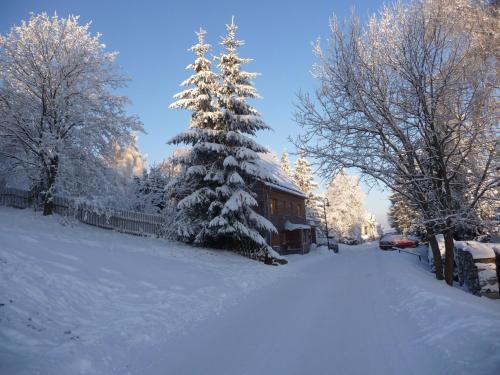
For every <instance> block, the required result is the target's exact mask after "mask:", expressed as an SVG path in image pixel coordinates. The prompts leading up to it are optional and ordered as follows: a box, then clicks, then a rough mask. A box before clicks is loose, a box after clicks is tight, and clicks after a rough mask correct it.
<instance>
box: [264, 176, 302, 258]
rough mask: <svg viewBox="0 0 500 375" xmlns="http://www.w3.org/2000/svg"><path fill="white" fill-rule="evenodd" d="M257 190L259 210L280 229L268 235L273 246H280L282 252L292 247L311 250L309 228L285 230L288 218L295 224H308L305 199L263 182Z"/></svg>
mask: <svg viewBox="0 0 500 375" xmlns="http://www.w3.org/2000/svg"><path fill="white" fill-rule="evenodd" d="M255 190H256V192H257V194H258V197H257V201H258V203H259V207H258V209H257V212H259V213H260V214H261V215H263V216H264V217H266V218H267V219H268V220H269V221H271V222H272V223H273V225H274V226H275V227H276V229H277V230H278V233H277V234H274V235H269V236H268V238H267V240H268V243H269V244H270V245H271V246H273V247H280V248H281V250H282V252H286V251H290V250H291V249H294V250H300V251H304V252H307V251H309V247H310V244H311V233H310V231H309V230H295V231H286V230H285V223H286V221H287V220H288V221H290V222H292V223H294V224H307V221H306V212H305V199H304V198H301V197H299V196H296V195H294V194H289V193H286V192H284V191H281V190H277V189H274V188H272V187H269V186H267V185H265V184H263V183H261V182H259V183H258V186H257V187H256V189H255Z"/></svg>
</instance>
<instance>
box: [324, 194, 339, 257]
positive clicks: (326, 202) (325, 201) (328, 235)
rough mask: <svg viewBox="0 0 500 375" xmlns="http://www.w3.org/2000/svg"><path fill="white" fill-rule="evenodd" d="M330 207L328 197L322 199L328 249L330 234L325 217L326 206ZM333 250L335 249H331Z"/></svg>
mask: <svg viewBox="0 0 500 375" xmlns="http://www.w3.org/2000/svg"><path fill="white" fill-rule="evenodd" d="M327 207H330V202H329V201H328V198H326V197H325V198H324V199H323V215H324V216H325V227H326V246H328V250H330V234H329V232H328V220H327V219H326V208H327ZM333 251H334V252H336V251H335V249H334V250H333Z"/></svg>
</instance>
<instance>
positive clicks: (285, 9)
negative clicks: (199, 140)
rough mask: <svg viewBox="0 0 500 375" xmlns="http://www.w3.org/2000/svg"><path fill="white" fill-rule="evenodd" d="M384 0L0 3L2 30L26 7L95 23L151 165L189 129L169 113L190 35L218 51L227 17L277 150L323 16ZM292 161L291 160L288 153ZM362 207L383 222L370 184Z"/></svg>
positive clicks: (308, 85)
mask: <svg viewBox="0 0 500 375" xmlns="http://www.w3.org/2000/svg"><path fill="white" fill-rule="evenodd" d="M381 5H382V1H378V0H377V1H350V2H348V3H346V2H343V1H321V0H318V1H316V0H309V1H292V2H291V1H271V0H267V1H261V0H253V1H215V0H213V1H197V0H192V1H175V2H168V1H146V0H143V1H104V0H101V1H95V0H86V1H73V0H59V1H55V0H54V1H29V0H22V1H8V2H6V1H1V3H0V33H2V34H5V33H6V32H8V30H9V29H10V27H11V26H12V25H14V24H18V23H20V22H21V20H23V19H28V18H29V13H30V12H35V13H38V12H42V11H43V12H47V13H49V14H53V13H54V12H57V14H59V15H60V16H67V15H68V14H75V15H80V17H81V21H82V22H88V21H92V26H91V32H92V33H97V32H99V33H101V34H103V35H102V41H103V42H104V43H105V44H106V46H107V47H108V49H109V50H113V51H118V52H119V53H120V54H119V57H118V63H119V65H120V66H121V67H122V68H123V71H124V73H126V74H127V75H129V76H130V77H131V78H132V81H131V82H130V84H129V87H128V88H127V89H126V90H125V94H126V95H128V96H129V97H130V99H131V100H132V105H131V106H130V112H131V113H135V114H137V115H138V116H139V117H140V118H141V120H142V121H143V123H144V127H145V129H146V132H147V134H141V135H140V136H139V147H140V149H141V152H143V153H144V154H146V155H147V157H148V160H149V162H150V163H152V162H155V161H159V160H162V159H164V158H165V157H166V156H168V155H169V153H170V152H171V151H172V149H171V148H170V147H169V146H167V145H166V141H167V140H168V139H170V138H171V137H172V136H173V135H175V134H177V133H178V132H180V131H181V130H182V129H184V128H185V127H186V126H187V122H188V118H189V114H188V113H186V112H185V111H180V110H171V109H168V105H169V104H170V103H171V102H172V96H173V95H174V94H175V93H177V92H178V91H179V90H180V89H179V84H180V82H182V81H183V80H184V79H185V78H186V77H187V76H188V74H189V72H188V71H185V70H184V68H185V66H186V65H187V64H189V63H190V62H191V61H192V60H193V55H192V54H191V53H190V52H188V51H187V49H188V48H189V47H190V46H191V45H192V44H193V43H194V42H195V34H194V32H195V31H196V30H198V29H199V27H203V28H204V29H205V30H207V41H208V42H209V43H210V44H212V45H213V47H214V53H215V54H216V53H218V51H219V41H220V36H221V35H224V34H225V24H226V23H228V22H230V20H231V16H232V15H234V16H235V21H236V23H237V24H238V26H239V37H240V39H243V40H245V41H246V43H247V44H246V45H245V46H244V47H242V48H241V55H242V56H244V57H250V58H253V59H254V61H253V62H252V63H251V64H250V65H248V66H247V69H248V70H250V71H255V72H258V73H260V74H261V75H260V76H259V77H258V78H257V79H256V80H255V85H256V87H257V89H258V90H259V92H260V94H261V95H262V97H263V99H262V100H259V101H258V102H256V103H255V105H256V106H257V108H258V109H259V111H260V112H261V113H262V115H263V118H264V120H265V121H266V122H267V123H268V124H269V125H270V126H271V127H272V128H273V129H274V131H272V132H264V133H262V134H260V135H259V136H258V140H259V141H260V143H262V144H264V145H266V146H269V147H270V148H271V149H273V150H274V151H276V152H278V153H281V151H282V150H283V149H284V148H286V149H287V150H288V151H289V152H293V151H294V147H293V146H292V145H291V144H290V143H289V141H288V137H290V136H292V137H293V136H294V135H296V134H297V133H298V132H299V131H300V129H299V128H298V126H297V125H296V124H295V123H294V122H293V121H292V114H293V111H294V106H293V102H294V101H295V97H296V94H297V93H298V92H299V91H300V90H303V91H311V90H313V89H314V87H315V81H314V79H313V78H312V77H311V74H310V70H311V66H312V64H313V63H314V56H313V54H312V52H311V42H312V41H314V40H316V38H318V37H322V38H326V37H327V36H328V18H329V17H330V16H331V15H332V14H333V13H335V14H336V15H338V16H339V17H345V16H348V15H349V13H350V12H351V9H352V8H353V7H354V8H356V10H357V12H358V13H359V14H360V15H361V16H366V15H368V14H371V13H373V12H375V11H376V10H377V9H379V8H380V6H381ZM291 159H294V157H293V156H292V157H291ZM363 190H364V191H365V192H366V193H368V195H367V200H366V203H365V206H366V207H367V209H368V210H369V211H371V212H373V213H374V214H375V215H376V216H377V219H378V220H379V222H381V223H383V224H385V223H386V217H385V212H386V210H387V206H388V202H387V198H386V193H384V192H381V191H379V190H378V189H372V190H371V191H370V192H368V189H367V187H366V186H365V185H363Z"/></svg>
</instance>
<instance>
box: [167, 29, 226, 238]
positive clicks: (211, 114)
mask: <svg viewBox="0 0 500 375" xmlns="http://www.w3.org/2000/svg"><path fill="white" fill-rule="evenodd" d="M196 35H197V37H198V43H196V44H195V45H193V46H192V47H191V48H190V50H191V51H193V52H194V53H195V54H196V60H195V61H194V63H192V64H189V65H188V66H187V68H186V69H190V70H193V71H194V74H193V75H192V76H190V77H189V78H188V79H186V80H185V81H184V82H182V84H181V86H189V88H188V89H186V90H184V91H182V92H180V93H178V94H176V95H175V96H174V98H175V99H176V101H175V102H174V103H173V104H171V105H170V107H171V108H181V109H187V110H189V111H191V112H192V114H191V120H190V123H189V129H188V130H186V131H185V132H182V133H181V134H179V135H177V136H175V137H174V138H173V139H171V140H170V141H169V143H170V144H175V145H177V144H186V145H188V146H191V147H190V148H186V149H185V150H184V152H182V153H180V154H178V155H177V156H174V157H173V158H172V162H173V163H174V164H176V165H177V166H178V167H179V169H180V170H181V173H179V175H178V176H177V177H176V178H174V179H173V181H172V182H171V183H170V184H169V185H167V188H166V190H167V195H168V196H169V197H170V198H172V199H174V200H175V201H177V202H178V203H177V217H176V223H177V224H178V227H177V235H178V236H179V238H180V239H181V240H183V241H185V242H195V243H199V244H205V243H206V238H205V232H206V229H207V228H208V224H209V222H210V217H209V214H208V208H209V207H210V203H211V202H212V201H213V200H214V199H215V198H216V191H215V189H216V187H217V186H218V181H217V179H214V178H213V170H214V168H213V164H214V162H215V161H217V160H221V158H222V160H223V154H221V153H223V151H224V148H225V147H224V146H223V145H221V144H220V139H221V137H222V136H223V135H222V130H221V128H220V125H219V123H220V120H221V117H222V116H221V112H220V111H219V110H218V108H217V106H216V101H215V92H216V91H217V88H218V85H219V82H218V77H217V75H216V74H215V73H214V72H213V71H212V70H211V61H210V60H209V59H208V58H207V57H206V54H207V52H208V51H209V50H210V45H209V44H207V43H205V35H206V31H205V30H203V29H200V31H199V32H197V33H196ZM209 176H210V177H211V178H208V177H209Z"/></svg>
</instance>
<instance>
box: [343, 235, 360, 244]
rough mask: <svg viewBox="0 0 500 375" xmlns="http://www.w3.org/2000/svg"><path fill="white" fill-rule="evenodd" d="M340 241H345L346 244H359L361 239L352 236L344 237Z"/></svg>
mask: <svg viewBox="0 0 500 375" xmlns="http://www.w3.org/2000/svg"><path fill="white" fill-rule="evenodd" d="M339 242H340V243H343V244H344V245H358V244H359V241H358V240H357V239H356V238H352V237H342V238H341V239H340V241H339Z"/></svg>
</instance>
